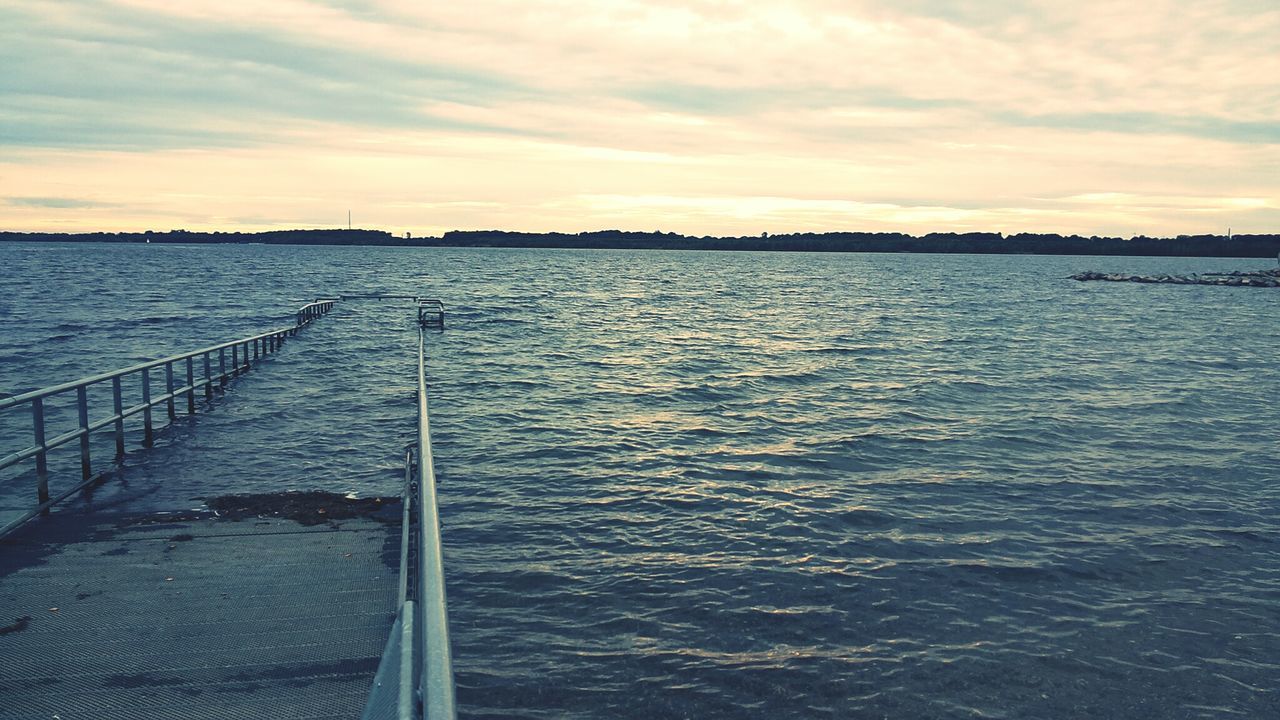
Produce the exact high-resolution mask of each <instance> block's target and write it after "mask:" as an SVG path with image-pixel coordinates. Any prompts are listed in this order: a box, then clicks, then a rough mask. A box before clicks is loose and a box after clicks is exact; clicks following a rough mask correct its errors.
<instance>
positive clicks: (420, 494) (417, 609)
mask: <svg viewBox="0 0 1280 720" xmlns="http://www.w3.org/2000/svg"><path fill="white" fill-rule="evenodd" d="M437 304H438V301H437ZM431 326H432V324H431V323H421V322H420V323H419V329H418V433H417V436H418V437H417V441H416V442H414V443H410V444H409V445H408V446H407V447H406V448H405V460H404V462H405V480H404V490H403V492H402V494H401V500H402V502H403V507H402V509H401V512H402V519H401V526H400V532H401V535H400V538H401V541H400V584H399V593H398V603H397V605H396V621H395V624H394V625H393V626H392V628H391V634H390V635H389V636H388V638H387V643H386V646H385V648H384V650H383V653H382V659H381V661H380V662H379V663H378V671H377V673H376V675H375V676H374V679H373V687H372V688H371V689H370V691H369V697H368V699H367V701H366V703H365V709H364V713H363V714H362V716H361V717H362V718H363V720H455V718H456V717H457V710H456V707H455V702H454V685H453V659H452V654H451V652H450V649H449V617H448V605H447V602H446V600H445V587H444V561H443V559H442V554H441V545H440V514H439V510H438V508H437V505H436V474H435V463H434V459H433V455H432V452H431V421H430V415H429V413H428V410H427V375H426V329H427V328H428V327H431ZM415 449H416V450H417V462H416V463H415V462H414V450H415ZM412 526H416V527H412ZM410 538H413V542H411V541H410ZM411 575H413V576H414V577H413V578H412V579H411V578H410V576H411Z"/></svg>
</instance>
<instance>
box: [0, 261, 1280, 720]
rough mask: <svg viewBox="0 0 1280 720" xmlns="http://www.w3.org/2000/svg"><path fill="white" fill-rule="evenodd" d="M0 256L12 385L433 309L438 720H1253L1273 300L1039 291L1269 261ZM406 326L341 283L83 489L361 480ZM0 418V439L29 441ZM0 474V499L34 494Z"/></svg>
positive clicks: (1268, 534)
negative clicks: (370, 293)
mask: <svg viewBox="0 0 1280 720" xmlns="http://www.w3.org/2000/svg"><path fill="white" fill-rule="evenodd" d="M0 263H2V264H3V267H4V268H5V272H4V274H3V275H0V322H3V326H2V329H3V332H0V391H7V392H16V391H18V390H21V389H27V388H30V387H35V386H40V385H45V384H49V383H52V382H55V381H62V380H67V379H72V378H74V377H78V376H80V375H83V374H87V373H89V372H91V371H94V370H95V369H99V368H104V367H105V368H111V367H116V366H121V365H124V364H127V363H130V362H133V361H136V360H141V359H146V358H151V357H155V356H158V355H162V354H166V353H170V352H177V351H181V350H188V349H195V348H196V347H199V346H201V345H203V344H208V343H212V342H216V341H222V340H226V339H230V338H233V337H237V336H240V335H245V334H249V333H252V332H258V331H262V330H266V329H269V328H271V327H275V326H277V325H284V324H287V323H288V321H289V315H290V313H291V311H292V310H293V309H294V308H295V307H296V306H298V305H301V304H302V303H304V302H306V301H308V300H310V299H312V298H314V297H315V296H317V295H322V294H325V293H331V292H343V291H346V292H352V291H358V290H365V291H367V290H382V291H404V292H413V293H421V294H425V295H435V296H439V297H441V298H442V299H443V300H444V301H445V304H446V306H447V307H448V309H449V311H450V314H449V328H448V330H447V331H446V332H445V333H444V334H443V335H440V336H435V337H433V338H432V345H431V350H430V353H431V359H430V361H429V364H430V375H431V377H430V378H429V381H430V382H431V383H432V388H433V390H432V392H433V396H432V409H433V430H434V433H435V445H436V448H435V449H436V456H437V468H438V472H439V474H440V477H441V481H442V483H443V485H442V487H441V502H442V508H441V512H442V516H443V518H444V523H445V526H444V541H445V561H446V568H447V571H448V583H449V600H450V612H451V623H452V631H453V641H454V651H455V656H456V663H457V670H458V686H459V695H458V697H459V702H460V704H461V707H462V709H463V714H464V716H466V717H469V718H479V717H526V718H628V717H635V718H647V719H648V718H666V717H678V718H686V717H687V718H711V717H841V718H845V717H866V718H884V717H888V718H967V717H1007V718H1028V717H1036V718H1063V719H1065V718H1080V717H1102V718H1141V717H1151V718H1182V717H1186V718H1192V717H1206V718H1208V717H1215V718H1216V717H1233V716H1234V717H1247V718H1262V717H1276V716H1278V715H1280V691H1278V690H1277V678H1280V510H1278V508H1280V482H1278V481H1280V473H1278V472H1277V461H1278V460H1280V432H1278V431H1277V428H1280V373H1278V372H1277V370H1278V367H1277V361H1276V359H1275V354H1276V348H1277V347H1280V321H1278V320H1277V317H1278V315H1280V313H1278V312H1277V311H1278V310H1280V293H1277V292H1274V291H1268V290H1261V289H1248V288H1216V287H1204V286H1162V285H1136V284H1113V283H1076V282H1073V281H1069V280H1066V279H1064V278H1065V276H1066V275H1067V274H1069V273H1071V272H1075V271H1079V270H1084V269H1091V268H1092V269H1105V270H1114V271H1130V272H1191V271H1205V270H1214V269H1237V268H1251V267H1261V266H1262V265H1264V264H1265V261H1231V260H1203V259H1179V258H1161V259H1153V258H1061V257H991V256H987V257H982V256H926V255H820V254H756V253H741V254H736V253H692V252H691V253H680V252H671V253H666V252H622V251H617V252H614V251H597V252H576V251H541V250H540V251H534V250H529V251H520V250H479V249H475V250H445V249H441V250H409V249H395V248H306V247H267V246H261V247H255V246H240V247H232V246H223V247H174V246H163V247H157V246H119V247H116V246H102V245H93V246H65V245H19V244H0ZM414 337H415V335H414V329H413V323H412V313H411V311H410V310H409V308H407V307H406V306H405V305H403V304H399V303H390V302H384V303H377V302H372V301H365V302H349V303H343V304H340V305H339V306H338V307H337V308H336V309H335V311H334V312H333V313H332V314H331V315H330V316H328V317H326V318H324V319H323V320H322V321H320V322H319V323H318V324H316V325H314V326H312V327H311V328H308V329H306V330H305V331H303V333H302V334H301V335H299V337H298V338H296V339H294V340H293V341H291V342H290V343H289V345H287V346H286V349H285V350H284V351H283V352H282V353H281V354H280V355H279V356H277V357H274V358H273V359H272V360H270V361H268V362H267V363H265V364H263V365H262V366H261V367H260V368H259V369H258V370H256V371H255V372H253V373H251V374H249V375H248V376H246V377H244V378H242V379H240V380H238V381H236V382H235V384H234V385H233V386H232V389H231V391H230V392H228V393H227V395H226V397H225V398H222V399H220V400H218V401H216V402H215V404H214V407H213V408H212V410H211V411H210V412H208V413H205V414H201V415H199V416H198V417H197V418H195V419H194V420H191V419H180V420H179V422H178V424H177V425H176V426H175V427H174V428H173V429H172V430H171V431H169V432H168V433H166V434H165V436H164V437H163V438H162V439H161V442H160V443H159V447H157V448H156V449H155V450H153V451H151V452H148V453H143V452H135V453H133V454H131V456H130V458H129V466H128V467H127V469H126V470H124V471H123V472H122V473H121V476H120V477H118V478H117V479H115V480H113V481H112V482H111V483H109V484H108V485H107V486H105V487H103V488H101V489H100V490H99V491H98V492H97V493H96V494H95V496H94V497H93V499H92V502H93V503H95V504H111V503H113V502H116V501H117V500H119V499H120V498H122V497H128V498H131V499H133V501H135V502H136V501H137V500H138V499H139V498H145V499H146V500H147V502H150V503H152V504H154V506H156V507H173V506H178V507H185V506H190V505H195V504H198V502H199V500H198V498H200V497H202V496H207V495H216V494H220V493H224V492H234V491H255V490H265V489H277V488H284V487H298V488H303V487H305V488H322V489H331V490H343V491H348V490H353V491H357V492H361V493H370V494H371V493H385V492H392V491H394V490H395V489H396V487H397V483H398V480H399V476H400V472H401V468H400V464H399V463H400V452H401V448H402V447H403V445H404V444H405V443H407V442H409V441H410V440H411V439H412V435H413V411H414V408H413V392H414V380H415V378H414V367H415V366H414V356H413V344H412V343H413V340H414ZM0 418H3V422H4V423H5V424H3V425H0V437H3V438H4V440H5V443H4V447H3V449H4V451H8V450H9V449H11V448H12V447H15V445H16V444H22V442H23V441H25V440H27V439H28V438H27V436H26V435H25V434H24V433H29V426H27V425H24V424H22V423H21V422H17V421H16V420H15V419H14V418H11V417H7V416H0ZM17 420H21V418H18V419H17ZM15 437H16V439H14V438H15ZM135 446H136V445H135ZM95 447H97V446H95ZM103 447H106V448H108V449H107V450H101V449H96V450H95V452H96V453H97V454H98V456H99V457H103V458H105V457H107V456H108V454H109V442H107V443H105V444H104V445H103ZM64 455H68V456H69V457H66V458H64V459H63V460H62V461H61V465H59V466H58V467H60V468H62V469H63V472H64V474H65V475H66V476H67V477H70V476H72V475H74V474H76V472H77V466H76V464H75V463H76V460H77V459H76V458H75V457H74V451H72V450H69V451H68V452H67V453H64ZM6 478H7V479H5V481H4V482H5V484H4V486H3V487H2V488H0V508H8V509H10V510H11V509H12V508H13V507H15V506H18V505H20V504H21V503H22V502H26V501H27V500H28V499H29V498H28V497H27V496H29V495H31V494H32V493H31V491H30V484H29V480H30V478H29V477H27V476H21V477H16V478H15V477H12V476H6ZM19 493H22V494H21V495H19Z"/></svg>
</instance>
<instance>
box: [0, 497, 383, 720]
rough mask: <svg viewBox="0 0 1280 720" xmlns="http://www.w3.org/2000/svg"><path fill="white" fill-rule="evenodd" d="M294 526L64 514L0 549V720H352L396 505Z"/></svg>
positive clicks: (372, 654) (365, 673)
mask: <svg viewBox="0 0 1280 720" xmlns="http://www.w3.org/2000/svg"><path fill="white" fill-rule="evenodd" d="M316 512H317V513H321V512H322V511H320V510H316ZM320 517H323V515H322V514H321V515H320ZM301 520H302V522H299V519H296V518H295V519H291V518H278V517H266V518H260V517H245V518H243V519H231V518H228V517H217V516H214V515H213V514H212V513H186V514H180V515H176V516H175V515H173V514H159V515H157V514H133V515H129V514H120V513H102V512H95V513H92V514H85V513H78V512H66V513H57V514H55V515H54V516H52V517H50V518H46V519H45V521H43V522H39V523H33V524H30V525H28V526H27V527H24V528H23V529H21V530H20V531H19V532H17V533H15V534H14V535H13V536H11V537H9V538H7V539H6V540H5V541H4V546H5V547H4V552H3V553H0V697H3V698H4V702H3V703H0V718H5V719H13V718H24V719H25V718H31V719H33V720H34V719H35V718H41V719H42V720H49V719H50V718H59V719H60V720H82V719H83V720H89V719H93V720H124V719H126V718H130V719H131V718H154V719H157V720H165V719H168V718H173V719H174V720H177V719H183V720H196V719H199V718H262V717H270V718H290V719H294V720H301V719H303V718H307V719H317V720H318V719H320V718H355V717H359V716H360V712H361V710H362V708H363V707H364V705H365V702H366V699H367V698H368V695H369V690H370V687H371V684H372V681H373V677H374V673H375V671H376V670H377V667H378V661H379V657H380V655H381V654H382V651H383V647H384V645H385V644H386V642H387V636H388V633H389V632H390V630H391V628H392V625H393V623H394V622H395V616H396V611H397V583H396V577H397V572H398V569H399V562H400V560H399V555H400V542H401V538H400V511H399V503H398V502H396V503H388V508H387V509H386V510H385V511H382V512H379V513H376V514H369V515H367V516H364V517H355V518H345V519H332V520H324V521H322V522H318V523H317V522H315V521H314V519H312V518H307V517H303V518H301Z"/></svg>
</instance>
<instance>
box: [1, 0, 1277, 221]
mask: <svg viewBox="0 0 1280 720" xmlns="http://www.w3.org/2000/svg"><path fill="white" fill-rule="evenodd" d="M998 5H999V6H1000V7H999V9H997V4H992V3H983V2H959V3H955V2H941V1H937V2H935V1H932V0H913V1H912V2H898V3H877V2H858V1H850V2H831V1H830V0H792V1H790V2H774V3H746V2H710V1H708V0H699V1H693V2H663V1H650V2H640V1H639V0H601V1H600V2H592V3H581V2H568V1H567V0H474V1H473V2H468V3H461V4H459V3H424V2H414V1H410V0H273V1H272V2H269V3H261V2H246V1H243V0H216V1H215V0H184V1H183V2H170V1H161V0H116V1H114V2H112V1H106V0H55V1H42V0H21V1H17V0H0V65H2V66H3V67H4V72H3V73H2V74H0V230H50V231H88V230H107V231H116V230H145V229H156V230H167V229H171V228H186V229H191V230H245V231H249V230H266V229H276V228H293V227H337V226H345V225H346V220H347V211H348V210H350V211H351V212H352V213H353V217H354V222H355V225H356V226H358V227H369V228H380V229H386V230H389V231H392V232H393V233H396V234H403V233H404V232H406V231H407V232H412V233H413V234H414V235H423V234H439V233H442V232H444V231H447V230H451V229H488V228H497V229H509V230H530V231H566V232H576V231H581V230H594V229H604V228H620V229H633V230H663V231H675V232H680V233H687V234H693V235H702V234H755V235H758V234H759V233H760V232H764V231H768V232H771V233H779V232H795V231H826V230H899V231H905V232H929V231H935V230H937V231H962V230H988V231H1002V232H1006V233H1012V232H1019V231H1032V232H1070V233H1081V234H1085V235H1091V234H1101V235H1131V234H1140V233H1146V234H1163V235H1174V234H1179V233H1208V232H1215V233H1224V232H1226V230H1227V228H1228V227H1231V228H1233V229H1234V230H1235V231H1236V232H1237V233H1240V232H1273V231H1275V230H1276V228H1277V226H1280V84H1277V83H1276V78H1280V53H1277V52H1276V38H1277V37H1280V7H1278V6H1277V5H1276V4H1275V3H1273V2H1259V1H1257V0H1222V1H1212V2H1207V1H1192V2H1172V1H1171V0H1155V1H1154V2H1147V3H1141V4H1136V5H1117V4H1115V3H1104V2H1092V1H1087V2H1079V3H1057V2H1021V3H1013V4H1003V3H1001V4H998Z"/></svg>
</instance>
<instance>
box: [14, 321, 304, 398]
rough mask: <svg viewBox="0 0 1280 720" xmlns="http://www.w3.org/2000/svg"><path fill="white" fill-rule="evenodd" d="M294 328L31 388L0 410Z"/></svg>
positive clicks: (294, 328)
mask: <svg viewBox="0 0 1280 720" xmlns="http://www.w3.org/2000/svg"><path fill="white" fill-rule="evenodd" d="M296 329H297V327H296V326H295V327H288V328H281V329H278V330H271V331H268V332H264V333H262V334H261V335H254V336H253V337H248V338H241V339H239V340H232V341H231V342H225V343H222V344H221V345H210V346H209V347H207V348H201V349H200V350H194V351H192V352H187V353H182V354H180V355H173V356H171V357H167V358H162V359H160V360H148V361H147V362H144V363H138V364H137V365H130V366H129V367H127V368H122V369H120V370H112V371H111V372H105V373H102V374H101V375H90V376H89V377H85V378H80V379H79V380H72V381H71V382H65V383H62V384H61V385H52V386H50V387H47V388H40V389H39V390H32V391H30V392H25V393H22V394H21V395H14V396H12V397H8V398H5V399H4V400H0V410H8V409H9V408H11V407H13V406H15V405H21V404H22V403H24V402H29V401H31V400H35V399H36V398H45V397H48V396H50V395H56V394H58V393H60V392H66V391H67V390H75V389H76V388H78V387H81V386H84V385H96V384H97V383H100V382H102V381H104V380H110V379H112V378H117V377H122V376H124V375H129V374H131V373H135V372H140V371H142V370H150V369H151V368H156V367H160V366H161V365H166V364H168V363H173V362H180V361H182V360H186V359H187V358H194V357H196V356H197V355H203V354H205V353H212V352H218V351H219V350H225V349H226V348H229V347H231V346H232V345H243V344H245V343H246V342H253V341H255V340H261V339H263V338H266V337H270V336H272V335H278V334H280V333H286V332H287V333H290V334H293V332H294V331H295V330H296Z"/></svg>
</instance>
